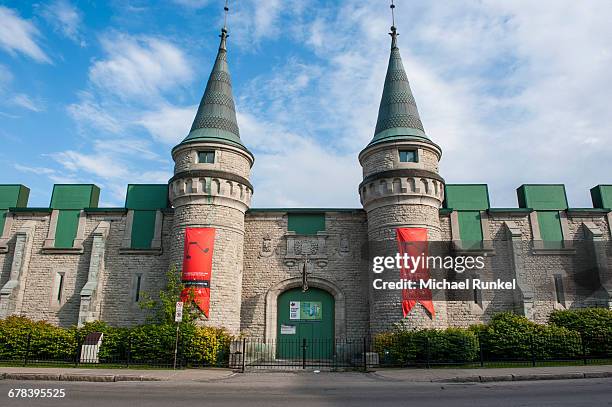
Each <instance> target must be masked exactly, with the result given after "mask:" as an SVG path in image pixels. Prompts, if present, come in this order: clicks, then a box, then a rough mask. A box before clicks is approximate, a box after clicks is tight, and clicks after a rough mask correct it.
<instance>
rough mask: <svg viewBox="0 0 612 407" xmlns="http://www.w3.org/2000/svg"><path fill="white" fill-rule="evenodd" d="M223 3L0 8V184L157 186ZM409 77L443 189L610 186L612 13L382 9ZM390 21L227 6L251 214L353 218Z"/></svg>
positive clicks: (468, 0)
mask: <svg viewBox="0 0 612 407" xmlns="http://www.w3.org/2000/svg"><path fill="white" fill-rule="evenodd" d="M223 3H224V1H223V0H173V1H169V0H166V1H160V2H153V1H136V0H123V1H119V0H117V1H114V0H111V1H106V2H96V1H93V0H91V1H89V0H82V1H76V0H56V1H45V2H32V3H28V2H26V1H21V0H15V1H1V0H0V183H21V184H25V185H27V186H28V187H29V188H30V189H31V193H30V201H29V206H33V207H38V206H40V207H45V206H48V205H49V201H50V198H51V190H52V187H53V184H54V183H95V184H96V185H98V186H99V187H100V188H101V190H102V192H101V197H100V206H107V207H108V206H111V207H112V206H123V204H124V201H125V192H126V188H127V184H128V183H166V182H167V181H168V179H169V178H170V177H171V176H172V170H173V163H172V158H171V156H170V150H171V148H172V147H173V146H174V145H176V144H177V143H179V142H180V141H181V140H182V139H183V138H184V137H185V136H186V135H187V133H188V130H189V128H190V127H191V123H192V121H193V117H194V116H195V112H196V109H197V104H198V103H199V101H200V98H201V96H202V93H203V90H204V87H205V85H206V80H207V79H208V75H209V73H210V70H211V68H212V64H213V62H214V58H215V54H216V51H217V47H218V41H219V38H218V34H219V30H220V27H221V26H222V24H223V5H224V4H223ZM395 3H396V5H397V7H396V9H395V10H396V26H397V27H398V32H399V34H400V36H399V47H400V52H401V54H402V58H403V62H404V66H405V68H406V71H407V74H408V78H409V80H410V83H411V87H412V90H413V93H414V95H415V98H416V101H417V105H418V108H419V112H420V114H421V118H422V121H423V123H424V126H425V131H426V133H427V135H428V136H429V138H430V139H431V140H433V141H434V142H436V143H437V144H439V145H440V146H441V147H442V150H443V155H442V160H441V166H440V173H441V175H442V176H443V177H444V178H445V180H446V182H447V183H487V184H488V185H489V194H490V198H491V203H492V206H495V207H516V206H517V199H516V192H515V190H516V188H517V187H518V186H520V185H521V184H525V183H563V184H565V185H566V190H567V195H568V199H569V204H570V206H571V207H590V206H591V201H590V196H589V188H591V187H593V186H594V185H597V184H606V183H607V184H612V154H611V153H612V142H611V141H612V96H611V95H612V24H610V21H612V1H610V0H585V1H569V0H540V1H532V0H512V1H510V0H507V1H499V0H453V1H431V0H410V1H408V0H396V2H395ZM390 25H391V16H390V11H389V7H388V2H387V1H384V0H376V1H367V2H366V1H358V0H336V1H322V0H321V1H319V0H300V1H281V0H242V1H240V2H235V1H230V13H229V17H228V27H229V31H230V37H229V39H228V48H229V50H228V58H229V66H230V70H231V74H232V82H233V91H234V97H235V99H236V108H237V114H238V124H239V126H240V132H241V137H242V139H243V142H244V143H245V145H246V146H247V147H248V148H249V149H250V150H251V151H252V152H253V153H254V155H255V165H254V167H253V170H252V178H251V180H252V183H253V185H254V187H255V193H254V197H253V205H252V206H253V207H336V208H337V207H359V206H360V204H359V196H358V192H357V186H358V184H359V182H360V181H361V179H362V176H361V167H360V166H359V162H358V159H357V155H358V153H359V151H361V149H363V148H364V147H365V145H366V144H367V143H368V142H369V140H370V139H371V138H372V136H373V135H374V134H373V133H374V127H375V124H376V114H377V111H378V105H379V103H380V97H381V94H382V86H383V83H384V76H385V71H386V67H387V62H388V57H389V47H390V37H389V35H388V34H387V33H388V32H389V26H390Z"/></svg>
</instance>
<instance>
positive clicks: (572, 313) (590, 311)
mask: <svg viewBox="0 0 612 407" xmlns="http://www.w3.org/2000/svg"><path fill="white" fill-rule="evenodd" d="M548 321H549V322H550V323H551V324H554V325H557V326H562V327H565V328H567V329H571V330H572V331H577V332H580V333H581V334H582V335H585V336H588V337H595V336H604V335H612V310H609V309H605V308H582V309H575V310H563V311H554V312H553V313H552V314H550V317H549V319H548Z"/></svg>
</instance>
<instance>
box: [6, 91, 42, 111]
mask: <svg viewBox="0 0 612 407" xmlns="http://www.w3.org/2000/svg"><path fill="white" fill-rule="evenodd" d="M12 102H13V104H15V105H17V106H20V107H22V108H24V109H28V110H31V111H33V112H37V113H38V112H42V111H44V110H45V106H44V104H43V103H42V102H41V101H39V100H32V99H31V98H30V97H29V96H28V95H26V94H23V93H18V94H16V95H15V96H13V99H12Z"/></svg>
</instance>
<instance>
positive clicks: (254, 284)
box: [241, 210, 369, 339]
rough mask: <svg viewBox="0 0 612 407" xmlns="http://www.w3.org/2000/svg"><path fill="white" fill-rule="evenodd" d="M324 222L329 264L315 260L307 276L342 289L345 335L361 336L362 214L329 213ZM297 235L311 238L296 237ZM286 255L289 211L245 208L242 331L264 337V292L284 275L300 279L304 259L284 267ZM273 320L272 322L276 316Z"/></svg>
mask: <svg viewBox="0 0 612 407" xmlns="http://www.w3.org/2000/svg"><path fill="white" fill-rule="evenodd" d="M325 222H326V230H325V235H326V236H327V237H326V239H325V242H326V251H325V253H324V255H325V258H326V259H327V261H328V263H327V265H325V266H324V267H318V266H316V265H314V264H313V266H312V267H311V268H310V269H309V271H310V272H312V274H311V277H313V278H319V279H324V280H326V281H329V282H330V283H332V284H333V285H335V286H336V287H338V288H339V289H340V291H341V292H342V293H343V294H344V297H345V300H346V328H347V331H346V335H347V337H349V338H358V337H363V336H364V335H366V334H367V332H368V323H369V312H368V294H367V273H368V269H367V263H366V262H365V260H364V259H363V258H362V249H363V247H364V245H365V244H366V237H367V233H366V223H365V212H363V211H360V210H356V211H355V212H348V213H345V212H327V213H326V214H325ZM295 238H296V239H297V240H300V239H312V238H313V237H312V236H300V235H297V236H296V237H295ZM266 240H268V242H265V241H266ZM268 245H269V248H268ZM320 250H321V248H318V251H320ZM286 254H287V214H286V213H285V212H280V211H279V212H277V211H271V212H267V211H266V212H247V216H246V226H245V262H244V276H243V290H242V318H241V319H242V334H243V335H246V336H251V337H258V338H263V337H264V333H265V330H266V315H265V310H266V294H267V292H268V291H269V290H270V289H271V288H272V287H275V286H277V285H279V284H281V283H282V282H283V281H285V280H287V279H290V278H301V275H302V261H303V260H301V259H300V260H298V261H297V262H295V264H293V265H291V266H290V265H287V263H286V262H285V260H286ZM319 254H320V253H318V254H317V256H318V255H319ZM273 320H274V323H276V318H274V319H273ZM274 339H275V338H274Z"/></svg>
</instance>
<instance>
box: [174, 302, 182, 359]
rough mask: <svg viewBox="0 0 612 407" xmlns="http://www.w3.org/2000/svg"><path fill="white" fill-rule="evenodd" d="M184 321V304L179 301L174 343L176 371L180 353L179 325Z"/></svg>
mask: <svg viewBox="0 0 612 407" xmlns="http://www.w3.org/2000/svg"><path fill="white" fill-rule="evenodd" d="M182 320H183V302H182V301H177V303H176V309H175V311H174V322H176V340H175V341H174V367H173V369H175V370H176V355H177V353H178V337H179V326H180V325H179V323H180V322H181V321H182Z"/></svg>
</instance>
